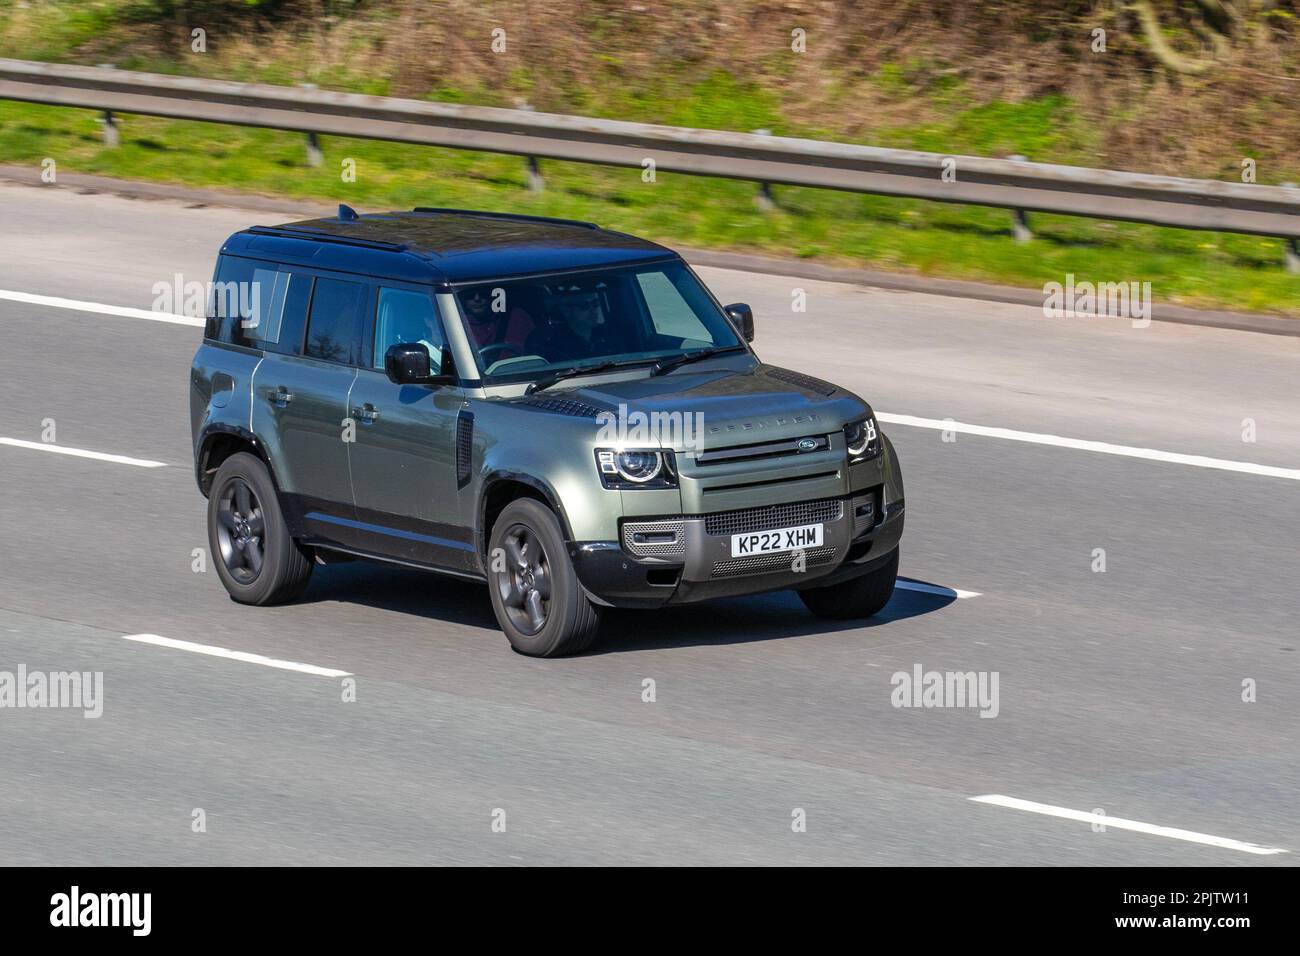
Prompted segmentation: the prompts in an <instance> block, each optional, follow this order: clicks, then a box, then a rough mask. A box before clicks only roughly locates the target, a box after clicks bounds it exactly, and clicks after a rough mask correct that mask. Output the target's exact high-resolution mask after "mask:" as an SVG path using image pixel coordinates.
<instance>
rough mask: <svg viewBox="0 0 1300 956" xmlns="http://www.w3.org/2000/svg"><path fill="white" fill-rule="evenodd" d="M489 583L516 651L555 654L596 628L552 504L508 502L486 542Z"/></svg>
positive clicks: (596, 612)
mask: <svg viewBox="0 0 1300 956" xmlns="http://www.w3.org/2000/svg"><path fill="white" fill-rule="evenodd" d="M488 588H489V590H490V591H491V594H492V609H493V610H494V611H495V612H496V615H497V622H498V623H500V625H501V630H503V631H505V632H506V637H507V638H508V639H509V640H510V644H511V645H512V646H513V647H514V649H515V650H517V651H519V652H520V653H521V654H528V655H531V656H533V657H559V656H561V655H563V654H576V653H578V652H579V651H583V650H586V649H587V648H588V647H589V646H590V645H591V642H592V641H593V640H594V639H595V637H596V632H597V630H598V629H599V627H600V608H598V607H596V606H595V605H593V604H592V603H591V602H590V601H589V600H587V595H586V594H585V593H584V592H583V590H582V585H580V584H579V583H578V575H577V574H576V573H575V572H574V570H573V562H572V561H570V560H569V553H568V550H567V549H566V548H565V546H564V533H563V532H562V531H561V530H560V522H559V520H558V519H557V518H556V517H555V515H554V513H553V512H552V511H551V509H549V508H547V507H546V506H545V505H544V504H542V503H541V502H539V501H534V500H533V499H531V498H521V499H519V500H517V501H512V502H511V503H510V504H508V505H506V507H505V509H504V510H503V511H502V512H501V514H500V516H499V517H498V518H497V520H496V524H494V525H493V526H492V536H491V540H490V541H489V543H488Z"/></svg>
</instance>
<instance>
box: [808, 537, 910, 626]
mask: <svg viewBox="0 0 1300 956" xmlns="http://www.w3.org/2000/svg"><path fill="white" fill-rule="evenodd" d="M898 550H899V549H898V548H895V549H894V553H893V554H891V555H890V556H889V560H888V561H886V562H885V563H884V564H882V565H881V566H880V567H878V568H876V569H875V570H874V571H868V572H867V573H866V574H863V575H861V576H860V577H856V578H850V579H849V580H847V581H841V582H840V583H839V584H830V585H827V586H826V587H824V588H804V589H802V590H801V591H800V592H799V597H800V598H802V599H803V603H804V604H805V605H806V606H807V608H808V610H810V611H812V612H813V613H814V614H816V615H817V616H818V617H826V618H832V619H834V620H840V621H843V620H848V619H850V618H855V617H871V615H873V614H875V613H877V612H878V611H880V610H881V609H882V608H883V607H884V606H885V605H886V604H888V603H889V599H890V597H891V596H892V595H893V593H894V582H895V581H896V580H897V579H898Z"/></svg>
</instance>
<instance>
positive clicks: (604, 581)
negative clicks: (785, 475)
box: [569, 485, 904, 608]
mask: <svg viewBox="0 0 1300 956" xmlns="http://www.w3.org/2000/svg"><path fill="white" fill-rule="evenodd" d="M884 488H885V486H884V485H879V486H877V487H875V488H870V489H864V490H862V491H858V492H855V493H853V494H852V495H846V496H843V497H838V498H824V499H820V500H817V501H808V502H796V503H790V504H779V505H765V506H760V507H756V508H744V509H738V510H735V511H727V512H717V513H713V514H707V515H669V516H662V517H656V518H642V517H636V518H627V519H624V521H623V522H622V524H621V526H620V534H621V536H622V540H621V541H585V542H572V543H570V545H569V554H570V557H571V558H572V559H573V566H574V568H575V569H576V571H577V574H578V580H579V581H581V582H582V586H583V587H584V588H585V589H586V591H587V593H588V595H589V596H590V597H591V598H592V600H594V601H596V602H597V603H598V604H604V605H610V606H614V607H633V608H654V607H662V606H663V605H665V604H687V603H691V602H694V601H704V600H708V599H709V598H717V597H732V596H736V595H742V594H758V593H761V592H764V591H779V590H784V589H786V588H800V587H808V586H811V585H814V584H818V585H821V584H831V583H834V582H835V581H839V580H845V579H847V578H851V577H854V576H856V575H859V574H863V573H866V572H867V571H870V570H872V569H873V568H874V567H876V566H878V565H880V564H882V563H883V562H884V561H886V560H887V559H888V558H889V555H890V554H891V553H892V552H893V551H894V549H895V548H897V547H898V542H899V539H900V538H901V537H902V534H903V512H904V502H903V499H901V498H900V499H898V500H897V501H888V500H886V497H885V492H884ZM814 522H820V523H821V525H822V528H823V534H822V544H821V546H820V547H817V548H809V549H807V550H805V551H803V552H802V553H801V559H800V560H799V561H798V562H796V560H795V558H796V554H798V553H797V552H790V551H787V552H779V553H776V554H768V555H753V556H748V557H742V558H733V557H732V556H731V535H732V534H738V533H745V532H754V531H763V530H771V529H775V528H783V527H794V526H798V525H803V524H810V523H814Z"/></svg>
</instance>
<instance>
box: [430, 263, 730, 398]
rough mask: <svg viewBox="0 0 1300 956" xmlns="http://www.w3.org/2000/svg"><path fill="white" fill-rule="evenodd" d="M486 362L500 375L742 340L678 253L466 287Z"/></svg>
mask: <svg viewBox="0 0 1300 956" xmlns="http://www.w3.org/2000/svg"><path fill="white" fill-rule="evenodd" d="M456 301H457V303H458V304H459V305H460V311H461V315H462V318H463V319H464V323H465V329H466V332H467V333H468V336H469V341H470V346H471V348H473V350H474V352H475V357H476V359H477V360H478V363H479V369H480V371H481V372H482V373H483V374H484V375H485V376H486V377H488V378H489V379H491V380H493V381H497V382H507V381H522V380H527V379H531V378H536V377H537V376H538V375H539V374H548V373H550V372H552V371H558V370H561V369H566V368H571V367H574V366H578V365H588V364H594V363H597V362H606V361H636V360H639V359H649V360H653V359H659V358H672V357H674V356H677V355H681V354H684V353H687V352H695V351H700V350H703V349H732V348H743V345H742V343H741V341H740V336H739V335H738V334H737V333H736V330H735V329H734V327H733V326H732V324H731V322H730V321H729V320H728V319H727V317H726V316H725V315H723V313H722V312H721V311H720V310H719V309H718V307H717V306H716V305H715V304H714V302H713V300H712V299H711V298H710V297H709V294H708V293H707V292H706V291H705V290H704V287H703V286H701V285H700V283H699V281H698V280H696V278H695V277H694V276H693V275H692V274H691V272H690V270H688V269H687V268H686V267H685V266H684V265H683V264H681V263H679V262H670V263H656V264H654V265H650V266H639V267H629V268H622V269H599V270H590V271H587V272H573V273H567V274H565V275H562V276H547V277H544V278H538V279H518V280H513V281H507V282H490V283H475V284H472V285H466V286H462V287H461V288H459V289H458V290H457V292H456Z"/></svg>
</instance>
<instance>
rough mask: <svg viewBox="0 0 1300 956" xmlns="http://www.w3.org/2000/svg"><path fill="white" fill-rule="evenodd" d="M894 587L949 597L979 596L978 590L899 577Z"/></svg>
mask: <svg viewBox="0 0 1300 956" xmlns="http://www.w3.org/2000/svg"><path fill="white" fill-rule="evenodd" d="M894 587H896V588H902V589H903V590H904V591H920V592H921V593H922V594H938V595H941V596H942V597H950V598H973V597H979V596H980V594H981V593H982V592H980V591H963V590H962V589H961V588H945V587H942V586H941V585H938V584H922V583H921V582H920V581H907V580H905V579H903V578H899V579H898V580H897V581H896V582H895V583H894Z"/></svg>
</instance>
